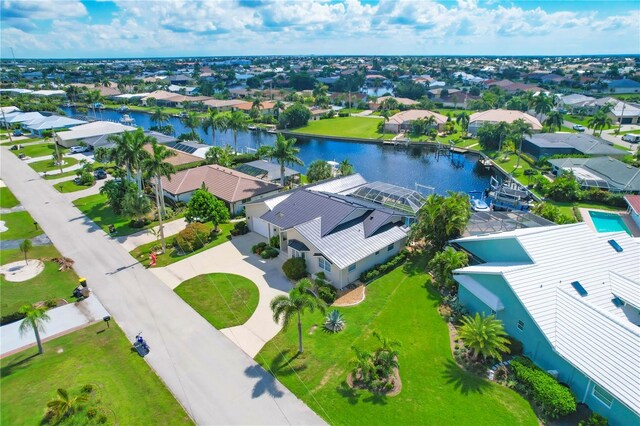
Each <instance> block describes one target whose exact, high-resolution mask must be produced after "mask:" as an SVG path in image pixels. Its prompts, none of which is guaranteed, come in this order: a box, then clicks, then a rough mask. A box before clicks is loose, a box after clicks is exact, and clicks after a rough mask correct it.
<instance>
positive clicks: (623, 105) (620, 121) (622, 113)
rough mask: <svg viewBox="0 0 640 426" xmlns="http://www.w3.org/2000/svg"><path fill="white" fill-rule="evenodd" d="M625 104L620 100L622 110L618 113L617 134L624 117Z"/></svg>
mask: <svg viewBox="0 0 640 426" xmlns="http://www.w3.org/2000/svg"><path fill="white" fill-rule="evenodd" d="M626 106H627V104H626V103H625V102H624V101H622V112H621V113H620V119H619V120H618V134H619V133H620V129H622V119H623V118H624V107H626Z"/></svg>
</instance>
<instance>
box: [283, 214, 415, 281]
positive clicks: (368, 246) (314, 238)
mask: <svg viewBox="0 0 640 426" xmlns="http://www.w3.org/2000/svg"><path fill="white" fill-rule="evenodd" d="M295 229H296V230H297V231H298V232H300V234H301V235H302V236H303V237H305V238H306V239H307V240H309V242H310V243H311V244H313V245H314V247H315V248H316V249H317V250H318V251H319V252H320V253H322V255H323V256H325V257H326V258H327V259H329V260H330V261H331V262H332V263H333V264H335V265H336V266H337V267H338V268H340V269H344V268H346V267H347V266H349V265H352V264H354V263H356V262H358V261H360V260H362V259H364V258H365V257H367V256H369V255H372V254H373V253H375V252H376V251H378V250H386V248H387V246H389V245H390V244H393V243H395V242H397V241H400V240H402V239H403V238H405V237H406V236H407V233H406V231H405V230H404V229H402V228H400V227H399V226H392V227H390V228H389V229H387V230H385V231H381V232H378V233H376V234H374V235H372V236H370V237H369V238H365V236H364V226H363V223H362V222H358V223H355V224H353V225H352V226H349V227H346V228H344V229H341V230H339V231H334V232H331V233H330V234H328V235H326V236H324V237H322V231H321V229H322V226H321V219H320V218H317V219H314V220H311V221H309V222H306V223H303V224H301V225H298V226H296V227H295Z"/></svg>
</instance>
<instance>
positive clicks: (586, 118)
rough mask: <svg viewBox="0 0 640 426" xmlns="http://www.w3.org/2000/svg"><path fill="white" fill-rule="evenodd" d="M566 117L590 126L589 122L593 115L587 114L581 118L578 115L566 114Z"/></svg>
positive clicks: (576, 122) (575, 122)
mask: <svg viewBox="0 0 640 426" xmlns="http://www.w3.org/2000/svg"><path fill="white" fill-rule="evenodd" d="M564 119H565V120H566V121H569V122H571V123H573V124H582V125H583V126H584V127H587V128H588V127H589V125H588V124H587V123H588V122H589V120H591V117H587V116H585V117H584V118H580V117H578V116H576V115H570V114H565V115H564Z"/></svg>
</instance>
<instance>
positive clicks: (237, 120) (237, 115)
mask: <svg viewBox="0 0 640 426" xmlns="http://www.w3.org/2000/svg"><path fill="white" fill-rule="evenodd" d="M228 127H229V129H230V130H231V131H233V149H234V150H235V153H236V155H237V154H238V132H246V131H247V129H248V128H249V117H247V115H246V114H245V113H243V112H240V111H234V112H232V113H231V115H230V116H229V122H228Z"/></svg>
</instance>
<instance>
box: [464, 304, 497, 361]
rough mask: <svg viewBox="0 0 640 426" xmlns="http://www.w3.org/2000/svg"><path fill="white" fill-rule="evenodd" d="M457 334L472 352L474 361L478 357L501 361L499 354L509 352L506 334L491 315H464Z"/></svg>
mask: <svg viewBox="0 0 640 426" xmlns="http://www.w3.org/2000/svg"><path fill="white" fill-rule="evenodd" d="M458 333H459V335H460V339H462V342H463V343H464V345H465V346H466V347H467V348H469V349H471V350H472V351H473V359H474V360H475V359H478V356H479V355H480V356H482V357H484V358H487V357H492V358H496V359H498V360H502V354H501V352H509V347H508V346H507V343H509V340H508V339H507V338H506V336H507V333H506V332H505V331H504V328H503V327H502V321H500V320H498V319H496V318H495V317H494V316H493V315H489V316H485V315H484V314H483V315H482V316H481V315H480V314H478V313H476V315H475V316H474V317H470V316H466V315H465V316H464V317H463V318H462V326H460V328H459V330H458Z"/></svg>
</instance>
